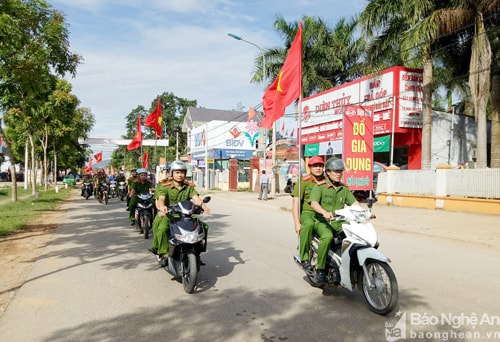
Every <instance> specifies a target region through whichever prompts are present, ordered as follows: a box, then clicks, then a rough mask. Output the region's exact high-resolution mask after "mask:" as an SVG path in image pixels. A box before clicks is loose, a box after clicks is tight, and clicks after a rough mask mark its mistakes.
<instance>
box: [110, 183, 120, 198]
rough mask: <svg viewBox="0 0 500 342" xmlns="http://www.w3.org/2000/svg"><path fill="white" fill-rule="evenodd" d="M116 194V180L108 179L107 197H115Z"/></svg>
mask: <svg viewBox="0 0 500 342" xmlns="http://www.w3.org/2000/svg"><path fill="white" fill-rule="evenodd" d="M117 196H118V193H117V191H116V181H109V197H112V198H115V197H117Z"/></svg>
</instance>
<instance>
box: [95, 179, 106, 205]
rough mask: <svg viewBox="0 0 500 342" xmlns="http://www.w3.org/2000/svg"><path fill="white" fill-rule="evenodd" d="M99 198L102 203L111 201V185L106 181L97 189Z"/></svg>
mask: <svg viewBox="0 0 500 342" xmlns="http://www.w3.org/2000/svg"><path fill="white" fill-rule="evenodd" d="M97 196H98V197H97V199H98V200H99V202H100V203H103V202H104V204H108V201H109V186H108V184H106V183H101V184H100V185H99V188H98V189H97Z"/></svg>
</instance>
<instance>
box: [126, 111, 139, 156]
mask: <svg viewBox="0 0 500 342" xmlns="http://www.w3.org/2000/svg"><path fill="white" fill-rule="evenodd" d="M141 145H142V131H141V116H140V115H139V116H138V117H137V131H136V132H135V134H134V138H133V139H132V141H131V142H130V144H128V145H127V150H129V151H130V150H135V149H136V148H140V147H141Z"/></svg>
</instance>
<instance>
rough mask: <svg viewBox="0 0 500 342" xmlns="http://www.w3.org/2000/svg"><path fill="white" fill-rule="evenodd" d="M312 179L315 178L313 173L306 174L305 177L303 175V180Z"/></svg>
mask: <svg viewBox="0 0 500 342" xmlns="http://www.w3.org/2000/svg"><path fill="white" fill-rule="evenodd" d="M310 179H313V176H312V175H306V176H304V177H302V180H305V181H306V180H310Z"/></svg>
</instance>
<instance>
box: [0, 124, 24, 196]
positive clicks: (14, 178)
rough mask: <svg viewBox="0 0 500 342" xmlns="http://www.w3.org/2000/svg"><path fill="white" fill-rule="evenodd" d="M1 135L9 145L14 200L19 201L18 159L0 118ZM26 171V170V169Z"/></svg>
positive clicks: (8, 153)
mask: <svg viewBox="0 0 500 342" xmlns="http://www.w3.org/2000/svg"><path fill="white" fill-rule="evenodd" d="M0 137H2V138H3V140H4V141H5V144H6V145H7V151H6V153H7V156H8V157H9V162H10V175H11V181H12V202H17V179H16V166H15V165H16V159H15V158H14V154H13V153H12V148H11V145H10V142H9V140H8V139H7V137H6V136H5V132H4V130H3V128H2V120H1V119H0ZM24 172H25V173H26V171H24Z"/></svg>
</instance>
